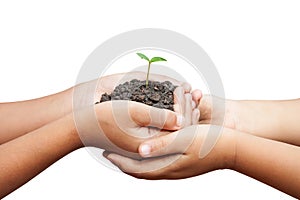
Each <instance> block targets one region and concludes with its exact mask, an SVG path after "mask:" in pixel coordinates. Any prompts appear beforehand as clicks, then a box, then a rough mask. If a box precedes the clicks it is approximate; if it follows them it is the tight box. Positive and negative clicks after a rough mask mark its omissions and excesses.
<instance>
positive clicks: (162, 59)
mask: <svg viewBox="0 0 300 200" xmlns="http://www.w3.org/2000/svg"><path fill="white" fill-rule="evenodd" d="M136 54H137V55H138V56H139V57H140V58H141V59H145V60H147V61H148V71H147V77H146V87H147V86H148V81H149V72H150V65H151V63H153V62H160V61H167V60H166V59H164V58H162V57H153V58H151V60H150V59H149V58H148V57H147V56H145V55H144V54H142V53H136Z"/></svg>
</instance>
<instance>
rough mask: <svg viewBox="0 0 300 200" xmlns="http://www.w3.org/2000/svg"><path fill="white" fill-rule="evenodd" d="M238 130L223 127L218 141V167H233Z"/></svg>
mask: <svg viewBox="0 0 300 200" xmlns="http://www.w3.org/2000/svg"><path fill="white" fill-rule="evenodd" d="M238 134H239V132H238V131H235V130H232V129H228V128H223V129H222V133H221V136H220V139H219V142H218V152H219V154H220V155H219V157H220V160H221V163H220V166H219V169H234V168H235V158H236V143H237V136H238Z"/></svg>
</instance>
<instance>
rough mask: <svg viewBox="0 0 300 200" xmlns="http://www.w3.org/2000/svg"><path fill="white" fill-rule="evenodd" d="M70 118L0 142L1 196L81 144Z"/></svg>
mask: <svg viewBox="0 0 300 200" xmlns="http://www.w3.org/2000/svg"><path fill="white" fill-rule="evenodd" d="M73 124H74V123H73V120H72V118H71V117H66V118H62V119H60V120H57V121H55V122H52V123H50V124H48V125H46V126H44V127H42V128H40V129H38V130H35V131H33V132H31V133H28V134H26V135H24V136H21V137H19V138H17V139H15V140H12V141H10V142H7V143H5V144H2V145H0V186H1V187H0V198H3V197H4V196H6V195H7V194H9V193H10V192H12V191H13V190H15V189H17V188H18V187H20V186H21V185H23V184H24V183H26V182H27V181H29V180H30V179H31V178H33V177H34V176H36V175H37V174H39V173H40V172H41V171H43V170H44V169H46V168H47V167H48V166H49V165H51V164H52V163H54V162H56V161H57V160H59V159H60V158H62V157H63V156H65V155H66V154H68V153H70V152H72V151H74V150H76V149H77V148H79V147H81V145H82V144H81V141H80V139H79V137H78V135H77V134H76V131H75V127H74V125H73Z"/></svg>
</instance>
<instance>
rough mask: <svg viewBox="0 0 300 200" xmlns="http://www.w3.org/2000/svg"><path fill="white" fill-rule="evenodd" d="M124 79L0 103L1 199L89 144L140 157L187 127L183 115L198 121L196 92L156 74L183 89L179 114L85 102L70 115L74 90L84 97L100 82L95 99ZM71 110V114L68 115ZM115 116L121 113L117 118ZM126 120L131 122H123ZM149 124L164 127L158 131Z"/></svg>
mask: <svg viewBox="0 0 300 200" xmlns="http://www.w3.org/2000/svg"><path fill="white" fill-rule="evenodd" d="M144 75H145V74H144V73H139V72H138V73H129V74H128V76H127V77H126V78H127V79H129V80H130V79H132V77H135V78H139V77H140V78H142V77H144ZM122 77H123V74H117V75H112V76H107V77H103V78H101V79H100V80H95V81H91V82H88V83H83V84H80V85H78V86H75V87H74V88H71V89H69V90H66V91H64V92H61V93H58V94H55V95H51V96H48V97H44V98H40V99H35V100H30V101H26V102H17V103H12V105H11V104H10V103H5V104H1V109H0V111H3V113H5V115H7V116H8V117H6V118H5V117H2V118H1V120H2V124H3V126H2V127H1V132H0V135H1V137H0V138H1V145H0V158H1V159H0V185H1V187H0V198H3V197H5V196H6V195H7V194H9V193H10V192H12V191H14V190H15V189H17V188H18V187H20V186H22V185H23V184H25V183H26V182H27V181H29V180H30V179H32V178H33V177H34V176H36V175H37V174H39V173H40V172H42V171H43V170H44V169H46V168H47V167H49V166H50V165H51V164H53V163H54V162H56V161H57V160H59V159H60V158H62V157H63V156H65V155H67V154H68V153H70V152H72V151H75V150H77V149H80V148H82V147H84V146H93V147H98V148H105V149H107V150H110V151H113V152H117V153H119V154H122V155H126V156H131V157H134V158H141V157H140V155H139V154H138V153H137V152H138V147H139V145H140V144H141V142H143V141H145V140H146V139H147V138H154V137H158V136H159V135H165V134H167V133H168V130H178V129H180V128H182V127H183V126H185V124H186V122H185V119H184V117H187V118H188V119H190V118H192V116H196V117H198V118H199V111H194V110H198V109H195V105H196V104H195V103H193V104H192V96H191V94H190V93H186V91H188V92H189V90H190V86H189V85H187V84H183V83H180V82H177V81H176V80H173V79H170V78H168V77H164V76H156V75H152V78H154V80H166V79H167V80H170V81H172V82H173V83H175V84H177V85H179V86H180V87H178V88H176V90H175V111H176V112H172V111H169V110H165V109H158V108H154V107H150V106H147V105H144V104H140V103H137V102H127V101H118V102H116V103H114V104H113V103H112V102H105V103H101V104H96V105H90V106H89V105H88V103H89V102H84V100H85V99H83V101H80V102H84V103H83V105H86V106H85V107H81V108H80V109H78V110H73V112H71V111H72V95H71V93H70V92H71V91H73V90H74V89H77V90H78V91H82V94H85V93H84V92H85V91H87V88H91V87H90V86H91V85H92V86H93V85H95V84H98V85H97V90H96V94H95V99H97V100H98V99H99V97H100V95H101V94H102V93H103V92H111V90H112V89H113V88H114V85H115V84H118V82H119V80H120V79H122ZM99 83H100V84H99ZM79 94H80V92H79ZM49 102H52V103H50V104H49ZM92 104H93V103H92ZM186 104H188V105H186ZM193 105H194V106H193ZM27 107H29V108H27ZM91 108H92V110H93V112H92V113H91V112H90V110H91ZM16 109H17V110H18V115H16V116H15V117H16V118H17V119H18V120H20V121H18V120H17V119H15V118H14V117H12V114H13V113H15V112H16ZM43 109H46V110H47V111H49V113H47V112H46V111H45V112H44V111H43ZM188 110H189V111H188ZM29 111H30V112H29ZM69 111H70V112H69ZM120 111H124V112H120ZM35 112H36V113H35ZM67 112H69V114H65V113H67ZM115 112H119V113H118V114H117V115H116V113H115ZM186 112H188V113H189V114H190V116H187V115H185V116H184V117H182V113H186ZM1 116H2V115H1ZM75 116H77V118H76V119H75V118H74V117H75ZM139 116H143V117H139ZM156 118H159V119H160V120H157V119H156ZM21 119H24V120H23V121H22V120H21ZM124 121H125V122H126V123H121V122H124ZM195 121H197V120H195ZM17 122H20V126H21V127H22V128H23V129H21V128H20V127H18V126H16V124H18V123H17ZM80 122H82V124H84V127H83V128H86V129H84V132H80V133H79V132H78V129H77V127H78V123H80ZM94 122H96V123H94ZM148 126H151V127H158V128H161V129H159V130H157V129H155V130H153V129H152V128H149V127H148ZM6 129H7V132H6V131H5V130H6ZM34 129H35V130H34ZM22 130H23V131H22Z"/></svg>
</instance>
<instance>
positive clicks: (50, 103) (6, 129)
mask: <svg viewBox="0 0 300 200" xmlns="http://www.w3.org/2000/svg"><path fill="white" fill-rule="evenodd" d="M71 95H72V90H71V89H69V90H66V91H63V92H60V93H57V94H53V95H50V96H47V97H42V98H38V99H33V100H28V101H20V102H14V103H1V104H0V113H1V115H0V123H1V126H0V144H3V143H5V142H7V141H10V140H12V139H14V138H17V137H19V136H22V135H24V134H26V133H28V132H31V131H33V130H35V129H37V128H39V127H41V126H43V125H45V124H47V123H49V122H51V121H54V120H56V119H58V118H60V117H62V116H64V115H66V114H67V113H69V112H71V108H72V104H71V102H72V101H71Z"/></svg>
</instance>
